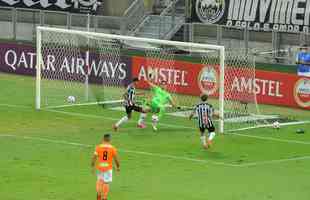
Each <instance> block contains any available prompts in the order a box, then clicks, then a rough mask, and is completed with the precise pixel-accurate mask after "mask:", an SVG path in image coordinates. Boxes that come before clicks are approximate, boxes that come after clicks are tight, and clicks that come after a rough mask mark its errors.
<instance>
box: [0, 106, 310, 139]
mask: <svg viewBox="0 0 310 200" xmlns="http://www.w3.org/2000/svg"><path fill="white" fill-rule="evenodd" d="M0 106H4V107H15V108H23V109H34V108H33V107H30V106H29V107H28V106H23V105H13V104H0ZM42 110H43V111H47V112H55V113H60V114H64V115H71V116H76V117H86V118H95V119H106V120H113V121H116V120H119V119H118V118H113V117H106V116H99V115H90V114H83V113H75V112H66V111H59V110H50V109H42ZM128 123H135V122H130V121H129V122H128ZM302 123H303V124H307V123H310V121H304V122H302ZM159 124H160V125H162V126H165V127H171V128H184V129H191V130H196V128H193V127H188V126H179V125H171V124H165V123H159ZM286 125H287V126H289V125H292V124H286ZM255 128H256V127H255ZM243 130H248V129H240V130H239V131H243ZM230 134H231V135H236V136H240V137H249V138H254V139H260V140H269V141H275V142H284V143H291V144H304V145H310V142H304V141H298V140H286V139H278V138H274V137H265V136H256V135H248V134H241V133H234V132H231V133H230Z"/></svg>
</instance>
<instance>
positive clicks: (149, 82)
mask: <svg viewBox="0 0 310 200" xmlns="http://www.w3.org/2000/svg"><path fill="white" fill-rule="evenodd" d="M145 81H146V83H147V84H149V86H151V87H156V85H155V84H154V83H152V82H151V81H149V80H145Z"/></svg>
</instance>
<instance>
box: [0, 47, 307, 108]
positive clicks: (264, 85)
mask: <svg viewBox="0 0 310 200" xmlns="http://www.w3.org/2000/svg"><path fill="white" fill-rule="evenodd" d="M82 55H83V53H82ZM51 56H53V55H51ZM0 58H2V59H0V71H2V72H6V73H14V74H22V75H30V76H34V75H35V65H36V63H35V61H36V54H35V48H34V47H33V46H31V45H22V44H8V43H1V44H0ZM77 59H82V60H83V59H84V58H73V59H72V58H68V59H67V61H68V60H71V61H72V60H73V62H72V63H70V66H65V65H63V64H62V66H54V65H53V63H50V65H49V64H47V66H46V69H45V70H55V71H57V70H59V71H61V73H69V74H71V75H72V74H79V75H80V74H83V73H84V74H85V71H86V70H83V67H81V66H78V65H76V64H74V63H75V62H74V60H75V61H76V60H77ZM50 60H55V59H50ZM57 63H64V62H57ZM66 63H68V62H66ZM90 63H91V66H90V67H91V70H90V71H91V72H90V80H93V81H92V82H93V83H98V82H99V81H98V80H99V77H101V76H103V75H104V76H105V77H106V79H111V81H112V82H117V83H121V84H124V85H125V84H126V83H128V80H130V79H131V77H135V76H138V77H139V78H140V79H142V80H143V79H145V78H147V76H148V70H150V68H151V67H152V66H148V63H149V62H147V60H146V59H145V58H144V57H141V56H124V57H121V59H120V60H118V61H117V63H111V62H109V61H104V60H99V56H96V55H93V56H91V61H90ZM99 63H103V64H99ZM161 63H162V64H160V65H157V66H156V69H152V70H153V72H154V79H155V81H157V82H160V81H161V80H163V79H165V80H166V81H168V83H169V85H171V86H172V87H171V88H170V90H171V91H172V92H175V93H180V94H187V95H194V96H198V95H200V93H201V92H207V93H209V95H211V96H214V97H216V96H217V95H218V93H217V91H218V90H217V85H218V80H219V79H218V66H212V65H210V66H205V65H202V64H199V63H191V62H188V61H179V60H174V61H165V62H161ZM49 66H50V67H49ZM52 66H53V67H52ZM210 69H211V70H210ZM206 71H208V73H209V74H208V76H205V74H206ZM226 73H227V74H238V73H230V71H229V70H226ZM255 76H256V77H255V79H253V78H252V77H243V76H235V77H234V78H232V79H231V78H230V80H232V83H230V84H227V85H229V86H230V88H225V90H226V91H229V90H231V91H233V92H235V93H236V94H238V93H240V94H241V93H244V92H248V93H251V92H255V93H256V94H257V101H258V103H259V104H271V105H278V106H288V107H295V108H302V109H307V110H310V78H307V77H300V76H297V75H294V74H288V73H280V72H270V71H264V70H256V74H255ZM63 77H66V76H63ZM101 84H102V82H101ZM138 87H139V88H147V85H146V84H145V83H144V82H143V81H142V82H140V83H139V85H138ZM235 100H238V95H236V99H235Z"/></svg>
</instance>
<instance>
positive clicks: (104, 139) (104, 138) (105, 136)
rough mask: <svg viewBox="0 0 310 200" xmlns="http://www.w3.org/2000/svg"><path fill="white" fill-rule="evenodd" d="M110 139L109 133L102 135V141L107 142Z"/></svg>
mask: <svg viewBox="0 0 310 200" xmlns="http://www.w3.org/2000/svg"><path fill="white" fill-rule="evenodd" d="M110 140H111V134H110V133H107V134H104V135H103V141H106V142H109V141H110Z"/></svg>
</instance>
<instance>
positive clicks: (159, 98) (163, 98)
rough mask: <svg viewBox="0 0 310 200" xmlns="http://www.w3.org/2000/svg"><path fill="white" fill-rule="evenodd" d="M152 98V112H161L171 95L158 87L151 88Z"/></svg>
mask: <svg viewBox="0 0 310 200" xmlns="http://www.w3.org/2000/svg"><path fill="white" fill-rule="evenodd" d="M152 92H153V98H152V100H151V108H152V112H159V111H160V112H163V111H164V109H165V105H166V104H167V103H168V102H169V101H170V100H171V95H170V94H169V93H168V92H167V91H165V90H164V89H162V88H160V87H157V86H156V87H153V88H152Z"/></svg>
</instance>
